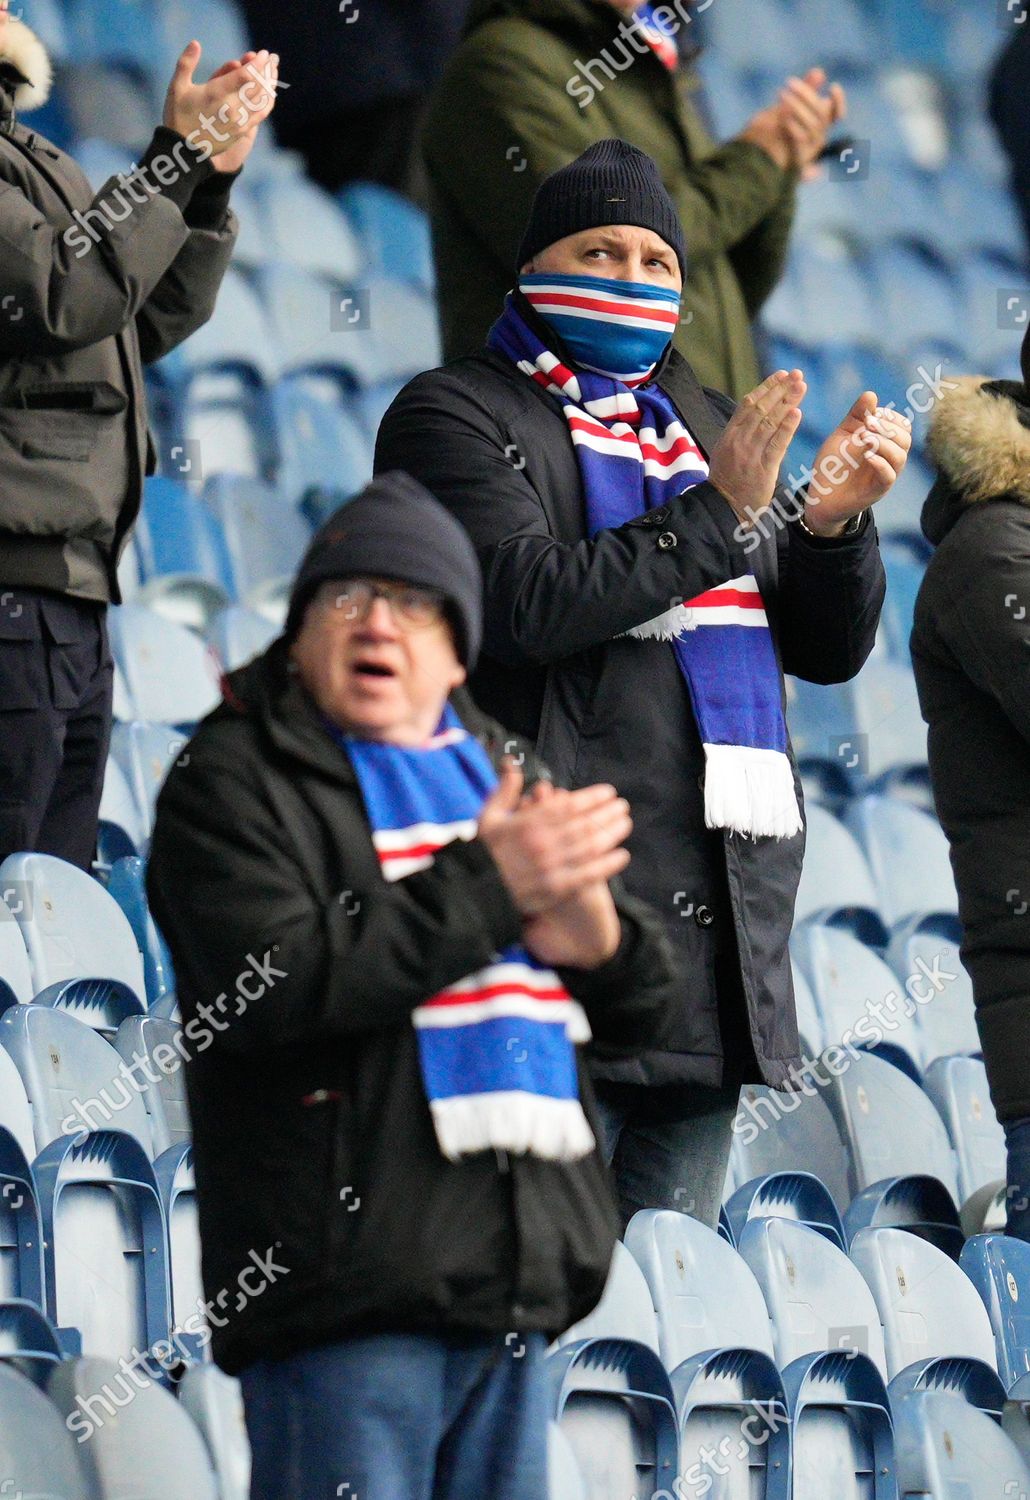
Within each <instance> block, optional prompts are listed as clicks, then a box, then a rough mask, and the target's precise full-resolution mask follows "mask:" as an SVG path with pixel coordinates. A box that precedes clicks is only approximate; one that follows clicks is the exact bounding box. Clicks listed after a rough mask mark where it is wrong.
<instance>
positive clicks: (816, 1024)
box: [791, 962, 826, 1057]
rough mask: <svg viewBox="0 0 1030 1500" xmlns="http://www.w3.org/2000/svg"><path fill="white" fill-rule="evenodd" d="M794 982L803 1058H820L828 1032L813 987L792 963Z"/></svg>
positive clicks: (795, 1004) (799, 1038)
mask: <svg viewBox="0 0 1030 1500" xmlns="http://www.w3.org/2000/svg"><path fill="white" fill-rule="evenodd" d="M791 973H792V976H793V980H794V1006H795V1009H796V1011H797V1018H798V1040H799V1042H800V1045H801V1055H802V1057H818V1056H819V1053H820V1052H821V1051H822V1050H823V1048H824V1047H825V1046H826V1031H825V1028H824V1026H823V1018H822V1016H821V1015H820V1014H819V1007H818V1006H817V1005H816V1003H815V996H814V995H813V994H812V987H811V985H810V984H809V982H808V980H807V979H806V978H805V976H804V974H803V973H802V972H801V970H800V969H799V968H798V966H797V964H796V963H793V962H792V963H791Z"/></svg>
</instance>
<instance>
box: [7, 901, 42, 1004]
mask: <svg viewBox="0 0 1030 1500" xmlns="http://www.w3.org/2000/svg"><path fill="white" fill-rule="evenodd" d="M23 899H24V893H22V892H19V890H18V889H17V887H16V886H14V885H10V884H8V885H7V886H6V889H5V887H4V886H0V980H2V981H3V983H4V984H6V985H7V986H8V987H9V989H10V990H11V992H12V993H13V995H14V998H15V999H16V1000H21V1001H23V1002H24V1001H28V1000H31V999H32V997H33V995H34V994H35V992H36V990H35V985H34V984H33V980H32V965H31V964H30V963H29V955H28V950H27V949H26V947H25V939H24V937H23V936H22V931H21V926H20V924H19V922H18V919H17V917H16V916H15V915H14V913H13V912H12V910H11V906H9V905H8V904H7V903H8V900H10V902H11V905H13V906H16V905H17V904H18V902H19V901H21V900H23Z"/></svg>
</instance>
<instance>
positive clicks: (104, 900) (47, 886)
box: [0, 854, 145, 1027]
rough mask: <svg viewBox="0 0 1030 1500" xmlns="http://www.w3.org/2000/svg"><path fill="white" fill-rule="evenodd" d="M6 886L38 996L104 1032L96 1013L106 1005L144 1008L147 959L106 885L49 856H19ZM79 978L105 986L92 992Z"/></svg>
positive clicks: (8, 865) (2, 882) (2, 878)
mask: <svg viewBox="0 0 1030 1500" xmlns="http://www.w3.org/2000/svg"><path fill="white" fill-rule="evenodd" d="M0 887H2V889H3V890H4V892H5V893H7V894H6V901H7V905H8V907H9V908H10V909H11V910H12V912H13V914H14V917H15V920H16V922H17V923H18V926H19V927H20V928H21V933H22V937H23V938H24V941H25V948H26V951H27V953H28V956H29V964H30V966H31V969H32V984H33V992H34V994H35V996H36V997H37V998H39V997H40V996H41V995H43V994H44V992H46V1001H45V1003H47V1004H54V1005H60V1006H63V1007H64V1008H65V1009H68V1010H72V1011H79V1012H80V1013H81V1016H82V1019H83V1020H86V1021H87V1022H88V1023H89V1024H91V1025H99V1026H101V1027H103V1026H104V1024H105V1022H104V1020H103V1019H102V1018H101V1017H100V1016H99V1015H98V1014H95V1013H94V1012H95V1011H99V1010H100V1009H102V1008H103V1007H104V1005H105V1004H106V1005H107V1006H108V1007H109V1014H111V1015H113V1014H115V1013H120V1014H121V1015H129V1014H132V1013H133V1012H134V1011H135V1010H138V1009H139V1008H140V1006H141V1003H142V998H143V996H144V994H145V989H144V982H143V961H142V959H141V957H140V953H139V949H138V948H137V947H136V941H135V938H134V937H133V935H132V929H131V928H130V926H129V924H128V922H127V921H126V919H125V917H124V915H123V914H122V912H121V911H120V909H119V907H118V904H117V902H116V901H114V900H112V898H111V897H110V896H109V895H108V893H107V891H105V890H104V888H103V886H102V885H100V884H99V882H98V881H96V880H94V879H93V878H92V876H90V875H87V874H85V872H84V871H82V870H79V869H77V868H76V867H75V866H74V865H69V864H66V863H65V862H64V860H60V859H55V858H53V857H52V856H51V855H48V854H11V855H8V857H7V859H5V860H4V862H3V864H2V865H0ZM76 981H90V982H98V981H103V984H102V985H99V984H95V986H94V988H93V990H92V991H91V992H90V993H89V994H87V993H86V991H85V989H84V988H83V987H79V988H76V986H75V983H74V982H76ZM58 987H61V988H60V992H58ZM116 1024H117V1023H116Z"/></svg>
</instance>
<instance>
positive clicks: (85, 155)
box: [72, 136, 135, 192]
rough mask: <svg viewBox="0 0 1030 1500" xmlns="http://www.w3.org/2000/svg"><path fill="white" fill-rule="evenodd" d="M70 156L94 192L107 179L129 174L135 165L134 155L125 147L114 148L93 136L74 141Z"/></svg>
mask: <svg viewBox="0 0 1030 1500" xmlns="http://www.w3.org/2000/svg"><path fill="white" fill-rule="evenodd" d="M72 155H73V156H74V158H75V160H76V161H77V162H78V164H79V166H80V167H81V168H82V170H83V171H84V172H85V174H86V176H87V177H88V178H89V180H90V183H91V184H92V186H93V190H94V191H95V192H99V191H100V189H101V188H102V187H103V185H104V183H105V182H107V181H108V180H109V178H111V177H115V176H117V175H118V174H119V173H123V172H124V173H128V172H131V171H132V169H133V166H134V165H135V159H134V153H133V152H132V151H130V150H129V149H128V148H127V147H126V146H114V145H112V144H111V142H110V141H105V140H99V139H97V137H95V136H94V137H93V138H92V139H90V140H84V141H76V142H75V146H74V149H73V151H72Z"/></svg>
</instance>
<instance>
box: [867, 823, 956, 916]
mask: <svg viewBox="0 0 1030 1500" xmlns="http://www.w3.org/2000/svg"><path fill="white" fill-rule="evenodd" d="M845 822H846V823H847V826H848V827H849V828H850V830H851V832H852V833H853V834H854V835H855V837H856V838H857V839H858V841H859V843H860V844H861V845H862V847H863V849H864V850H865V853H866V858H867V859H868V860H869V865H870V868H871V869H872V872H873V878H874V880H875V881H876V888H877V891H878V893H879V897H880V909H881V911H882V912H883V914H884V917H885V918H886V920H887V922H888V923H889V925H890V926H891V927H896V926H898V925H899V924H900V923H902V922H904V921H905V920H906V919H908V918H911V917H922V918H925V917H930V916H932V917H934V918H938V919H939V918H940V917H941V916H942V915H943V916H953V915H957V912H958V896H957V895H956V893H955V878H954V876H953V875H952V873H951V859H950V856H949V853H948V841H947V839H946V838H945V836H944V833H943V832H942V830H941V826H940V824H939V823H938V822H937V821H936V819H934V818H931V817H930V816H929V815H928V814H926V813H924V812H921V811H920V810H919V809H918V808H914V807H905V806H902V805H900V804H899V802H898V801H897V799H896V798H893V797H877V796H873V797H863V798H862V799H861V800H860V801H857V802H854V803H853V804H852V805H851V807H850V808H849V809H848V811H847V812H846V814H845Z"/></svg>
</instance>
